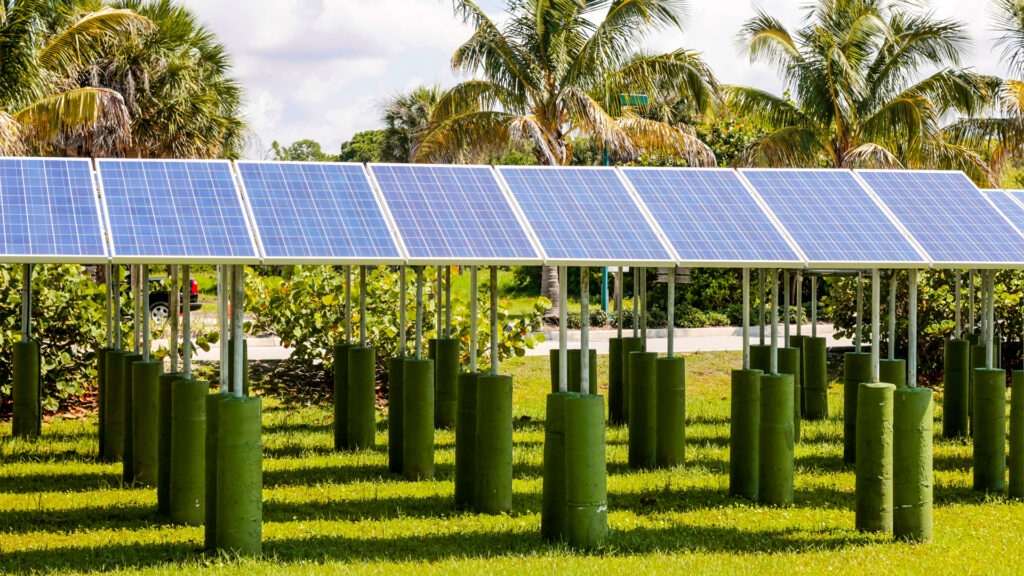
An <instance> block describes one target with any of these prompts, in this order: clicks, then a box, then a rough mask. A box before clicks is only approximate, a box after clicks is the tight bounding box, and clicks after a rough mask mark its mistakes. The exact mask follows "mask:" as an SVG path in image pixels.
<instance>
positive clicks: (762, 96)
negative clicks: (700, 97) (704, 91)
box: [722, 86, 817, 130]
mask: <svg viewBox="0 0 1024 576" xmlns="http://www.w3.org/2000/svg"><path fill="white" fill-rule="evenodd" d="M722 89H723V91H724V93H725V95H726V103H727V105H728V106H729V109H730V110H731V111H732V112H733V113H735V114H737V115H738V116H741V117H745V118H748V119H749V120H751V121H752V122H754V123H755V124H758V125H760V126H761V127H763V128H765V129H766V130H778V129H781V128H784V127H787V126H800V127H804V128H807V129H813V128H814V127H815V126H817V123H816V122H815V121H814V119H813V118H811V117H809V116H807V114H806V113H805V112H804V111H803V110H801V109H800V108H799V107H797V105H796V104H794V103H793V102H790V101H789V100H786V99H785V98H780V97H778V96H775V95H774V94H771V93H769V92H766V91H764V90H760V89H757V88H750V87H747V86H724V87H723V88H722Z"/></svg>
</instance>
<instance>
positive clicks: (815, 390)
mask: <svg viewBox="0 0 1024 576" xmlns="http://www.w3.org/2000/svg"><path fill="white" fill-rule="evenodd" d="M803 347H804V349H803V353H802V354H801V357H802V358H803V362H804V365H803V373H802V374H801V376H802V377H803V388H804V416H805V417H806V418H807V419H808V420H825V419H827V418H828V349H827V347H826V340H825V339H824V338H812V337H810V336H805V337H804V339H803Z"/></svg>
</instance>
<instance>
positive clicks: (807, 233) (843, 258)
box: [740, 168, 927, 268]
mask: <svg viewBox="0 0 1024 576" xmlns="http://www.w3.org/2000/svg"><path fill="white" fill-rule="evenodd" d="M740 173H741V174H742V175H743V177H744V178H746V179H747V181H748V182H750V184H751V185H752V186H753V188H754V190H755V191H756V192H757V194H758V195H759V196H760V197H761V198H762V199H763V200H764V202H765V203H766V204H767V205H768V208H769V209H770V210H771V211H772V213H774V214H775V216H776V217H777V218H778V220H779V222H780V223H781V224H782V227H783V228H784V229H785V230H787V231H788V232H789V235H790V237H792V238H793V240H794V242H796V245H797V246H798V247H799V248H800V250H801V251H802V252H803V253H804V255H805V256H806V257H807V260H808V264H809V265H810V266H811V267H822V266H832V267H844V268H853V267H871V266H884V267H887V265H894V266H895V265H901V266H907V265H921V264H927V261H926V260H925V259H924V257H923V256H922V255H921V254H920V253H919V252H918V251H917V250H916V249H915V247H914V245H913V243H912V242H911V241H910V240H909V239H908V238H907V237H906V235H905V234H904V232H903V231H902V230H901V229H900V227H899V225H898V224H897V223H895V222H894V221H893V220H892V219H891V217H890V216H889V215H888V214H886V213H885V211H884V210H883V209H882V208H881V207H880V206H879V205H878V203H877V202H875V200H874V199H873V198H872V197H871V194H870V193H869V192H868V191H867V190H866V189H865V188H864V186H862V185H861V183H860V182H859V181H858V180H857V178H856V177H855V176H854V175H853V173H852V172H850V171H849V170H804V169H797V170H782V169H756V168H755V169H743V170H740Z"/></svg>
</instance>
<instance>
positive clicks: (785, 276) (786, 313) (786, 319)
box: [782, 270, 792, 348]
mask: <svg viewBox="0 0 1024 576" xmlns="http://www.w3.org/2000/svg"><path fill="white" fill-rule="evenodd" d="M782 284H783V293H782V311H783V313H782V326H783V328H782V342H783V346H785V347H786V348H789V323H790V322H791V318H792V316H791V314H792V312H791V311H790V308H789V270H783V271H782Z"/></svg>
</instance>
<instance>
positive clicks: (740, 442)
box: [729, 370, 761, 499]
mask: <svg viewBox="0 0 1024 576" xmlns="http://www.w3.org/2000/svg"><path fill="white" fill-rule="evenodd" d="M731 396H732V398H731V409H730V412H729V494H731V495H733V496H739V497H741V498H751V499H754V498H757V492H758V481H757V479H758V475H759V474H760V472H759V470H758V468H759V466H758V462H759V450H760V448H759V442H758V438H759V436H760V434H761V430H760V426H761V371H760V370H733V371H732V395H731Z"/></svg>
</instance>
